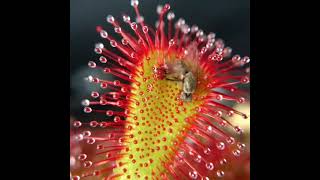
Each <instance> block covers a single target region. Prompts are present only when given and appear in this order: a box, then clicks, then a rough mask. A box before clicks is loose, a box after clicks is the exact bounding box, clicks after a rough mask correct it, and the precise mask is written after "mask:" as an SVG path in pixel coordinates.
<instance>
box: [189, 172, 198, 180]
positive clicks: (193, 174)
mask: <svg viewBox="0 0 320 180" xmlns="http://www.w3.org/2000/svg"><path fill="white" fill-rule="evenodd" d="M189 177H190V178H191V179H197V178H198V173H197V171H190V172H189Z"/></svg>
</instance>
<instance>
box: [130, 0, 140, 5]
mask: <svg viewBox="0 0 320 180" xmlns="http://www.w3.org/2000/svg"><path fill="white" fill-rule="evenodd" d="M130 4H131V6H133V7H136V6H138V5H139V1H138V0H131V2H130Z"/></svg>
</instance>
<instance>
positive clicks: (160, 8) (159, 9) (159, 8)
mask: <svg viewBox="0 0 320 180" xmlns="http://www.w3.org/2000/svg"><path fill="white" fill-rule="evenodd" d="M162 8H163V6H162V5H158V6H157V13H158V14H161V11H162Z"/></svg>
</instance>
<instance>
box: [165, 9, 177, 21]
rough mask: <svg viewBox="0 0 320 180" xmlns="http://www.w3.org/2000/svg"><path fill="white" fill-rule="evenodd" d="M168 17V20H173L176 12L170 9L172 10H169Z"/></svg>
mask: <svg viewBox="0 0 320 180" xmlns="http://www.w3.org/2000/svg"><path fill="white" fill-rule="evenodd" d="M167 18H168V20H172V19H174V18H175V14H174V13H173V12H172V11H170V12H168V15H167Z"/></svg>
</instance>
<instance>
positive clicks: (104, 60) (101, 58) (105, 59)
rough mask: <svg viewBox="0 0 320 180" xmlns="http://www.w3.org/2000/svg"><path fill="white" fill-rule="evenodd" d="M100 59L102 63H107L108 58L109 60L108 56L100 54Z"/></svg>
mask: <svg viewBox="0 0 320 180" xmlns="http://www.w3.org/2000/svg"><path fill="white" fill-rule="evenodd" d="M99 61H100V62H101V63H106V62H107V61H108V60H107V58H105V57H103V56H100V58H99Z"/></svg>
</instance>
